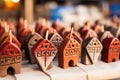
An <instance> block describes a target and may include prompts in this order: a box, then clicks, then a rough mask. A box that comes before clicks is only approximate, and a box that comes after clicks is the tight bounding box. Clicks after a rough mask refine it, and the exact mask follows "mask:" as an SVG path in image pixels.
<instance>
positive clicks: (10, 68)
mask: <svg viewBox="0 0 120 80" xmlns="http://www.w3.org/2000/svg"><path fill="white" fill-rule="evenodd" d="M7 74H9V75H14V74H15V70H14V68H12V67H8V69H7Z"/></svg>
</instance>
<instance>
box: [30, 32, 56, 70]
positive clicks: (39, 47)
mask: <svg viewBox="0 0 120 80" xmlns="http://www.w3.org/2000/svg"><path fill="white" fill-rule="evenodd" d="M32 51H33V54H34V55H35V58H36V60H37V62H38V64H39V66H40V68H41V69H42V71H46V70H47V69H49V67H50V66H51V63H52V61H53V59H54V57H55V55H56V53H57V48H56V47H55V46H54V44H52V43H51V42H50V41H49V40H48V31H46V38H45V39H40V40H39V41H38V42H37V43H36V44H35V45H34V46H33V48H32Z"/></svg>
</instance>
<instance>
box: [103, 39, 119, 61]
mask: <svg viewBox="0 0 120 80" xmlns="http://www.w3.org/2000/svg"><path fill="white" fill-rule="evenodd" d="M102 45H103V50H102V56H101V60H102V61H105V62H107V63H109V62H114V61H118V60H119V54H120V41H119V40H118V39H117V38H114V37H108V38H105V39H104V40H103V41H102Z"/></svg>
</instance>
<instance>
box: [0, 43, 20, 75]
mask: <svg viewBox="0 0 120 80" xmlns="http://www.w3.org/2000/svg"><path fill="white" fill-rule="evenodd" d="M0 52H1V53H0V76H1V77H4V76H6V75H7V74H12V75H13V74H18V73H20V70H21V61H22V53H21V51H20V48H19V47H18V46H17V45H16V44H14V43H11V42H7V43H5V44H4V45H3V46H1V48H0Z"/></svg>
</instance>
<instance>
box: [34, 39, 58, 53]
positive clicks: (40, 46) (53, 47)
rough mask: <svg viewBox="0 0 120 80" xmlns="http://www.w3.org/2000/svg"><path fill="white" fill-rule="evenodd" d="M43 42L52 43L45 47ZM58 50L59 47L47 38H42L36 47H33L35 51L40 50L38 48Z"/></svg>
mask: <svg viewBox="0 0 120 80" xmlns="http://www.w3.org/2000/svg"><path fill="white" fill-rule="evenodd" d="M43 43H48V44H50V45H49V46H48V47H46V48H44V47H43ZM51 49H53V50H57V48H56V47H55V46H54V44H52V43H51V42H50V41H49V40H46V39H43V38H42V39H40V40H39V41H38V42H37V43H36V44H35V45H34V47H33V48H32V50H33V51H34V52H36V51H38V50H51Z"/></svg>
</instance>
